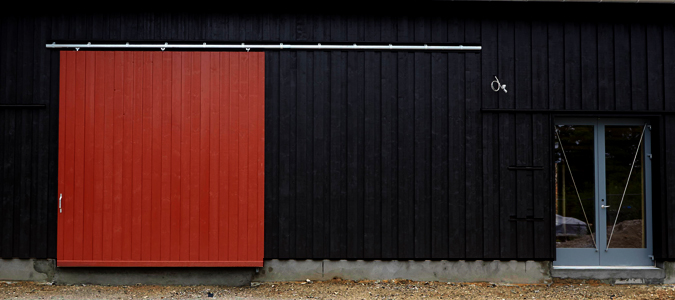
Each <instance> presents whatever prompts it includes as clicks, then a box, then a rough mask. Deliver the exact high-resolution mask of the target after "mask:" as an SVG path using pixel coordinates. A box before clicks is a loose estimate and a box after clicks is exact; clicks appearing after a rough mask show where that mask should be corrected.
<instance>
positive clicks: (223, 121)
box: [218, 52, 231, 261]
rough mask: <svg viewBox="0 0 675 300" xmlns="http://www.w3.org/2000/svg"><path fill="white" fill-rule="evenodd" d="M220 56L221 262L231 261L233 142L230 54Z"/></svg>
mask: <svg viewBox="0 0 675 300" xmlns="http://www.w3.org/2000/svg"><path fill="white" fill-rule="evenodd" d="M219 56H220V67H219V71H220V72H219V73H220V94H219V96H220V98H219V99H218V102H219V104H220V111H219V113H220V132H219V135H220V137H219V141H220V149H219V151H218V157H219V159H220V168H219V171H220V174H219V175H220V176H219V184H218V185H219V186H220V190H219V192H218V195H219V197H218V200H219V201H218V203H219V207H218V208H219V210H220V211H219V220H218V221H219V228H218V242H219V243H218V248H219V249H220V251H219V254H218V258H219V259H220V260H224V261H227V260H231V259H230V257H229V255H228V249H229V218H228V217H229V214H228V213H229V211H228V207H227V203H228V201H229V193H230V188H229V183H228V179H229V178H228V176H229V166H228V161H229V160H228V159H229V157H228V153H229V147H230V144H231V141H230V140H229V131H228V130H229V128H228V126H229V123H228V122H229V118H230V101H229V99H230V98H229V96H230V85H229V80H230V77H229V74H230V59H229V58H230V53H228V52H221V53H220V54H219Z"/></svg>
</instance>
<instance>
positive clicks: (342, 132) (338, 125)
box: [328, 52, 347, 258]
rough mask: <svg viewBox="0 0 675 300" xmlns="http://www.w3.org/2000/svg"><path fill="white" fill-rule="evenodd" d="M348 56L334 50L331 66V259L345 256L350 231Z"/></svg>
mask: <svg viewBox="0 0 675 300" xmlns="http://www.w3.org/2000/svg"><path fill="white" fill-rule="evenodd" d="M346 60H347V55H346V53H345V52H334V53H331V66H330V71H331V75H330V79H331V83H330V91H331V97H330V111H331V119H330V122H331V126H330V128H331V132H330V140H331V142H330V145H331V147H330V251H329V255H328V257H329V258H340V257H344V256H345V254H346V252H347V234H346V224H345V221H346V218H347V205H346V201H347V199H346V189H345V188H346V183H347V182H346V176H345V175H346V168H347V165H346V158H347V151H346V150H347V149H346V147H345V145H346V139H347V125H346V124H345V122H346V120H347V93H346V92H347V80H346V79H347V72H346V71H347V68H346V62H347V61H346Z"/></svg>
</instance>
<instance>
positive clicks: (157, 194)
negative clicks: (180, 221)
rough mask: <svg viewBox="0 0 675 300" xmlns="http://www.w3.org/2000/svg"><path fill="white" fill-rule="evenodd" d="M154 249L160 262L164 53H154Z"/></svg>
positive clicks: (155, 258) (155, 257) (152, 256)
mask: <svg viewBox="0 0 675 300" xmlns="http://www.w3.org/2000/svg"><path fill="white" fill-rule="evenodd" d="M151 55H152V193H151V194H152V217H151V218H152V228H151V229H152V240H151V242H150V245H151V247H152V251H151V253H152V254H151V255H150V257H151V258H152V260H154V261H158V260H160V249H159V247H160V238H161V235H160V225H161V223H160V222H161V220H160V219H161V217H160V205H161V198H162V148H161V147H162V104H161V101H162V53H161V52H152V54H151Z"/></svg>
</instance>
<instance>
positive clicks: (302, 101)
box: [251, 16, 312, 257]
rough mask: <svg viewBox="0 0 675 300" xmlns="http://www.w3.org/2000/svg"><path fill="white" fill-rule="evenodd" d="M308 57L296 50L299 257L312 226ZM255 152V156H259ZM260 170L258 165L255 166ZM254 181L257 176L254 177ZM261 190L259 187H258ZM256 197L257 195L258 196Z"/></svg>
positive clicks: (304, 252) (256, 78) (301, 29)
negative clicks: (310, 206) (309, 183)
mask: <svg viewBox="0 0 675 300" xmlns="http://www.w3.org/2000/svg"><path fill="white" fill-rule="evenodd" d="M305 21H306V16H302V17H301V18H299V20H298V34H299V35H301V36H306V30H307V29H306V28H304V26H303V25H304V22H305ZM307 56H308V52H306V51H300V52H298V53H297V111H298V113H297V151H296V158H295V159H296V161H297V166H298V167H297V174H298V177H297V181H296V183H297V184H296V195H297V202H296V211H297V212H296V222H295V224H296V239H295V248H296V253H295V256H296V257H307V250H308V249H307V232H308V229H309V226H308V225H309V224H308V221H307V220H308V219H309V218H310V215H311V214H310V213H308V211H307V208H308V207H309V203H310V201H308V200H309V198H310V195H309V192H308V188H307V186H308V184H307V182H308V181H310V178H309V176H308V174H309V168H308V165H309V164H310V161H309V159H308V134H307V132H308V131H309V128H310V126H308V124H307V119H308V117H309V116H311V114H307V113H306V112H307V106H308V101H309V99H308V98H309V97H307V91H308V88H307V86H308V85H310V84H312V80H311V78H310V77H309V76H307V69H308V68H307ZM254 59H255V60H256V64H255V65H254V66H251V68H252V69H253V68H256V72H255V74H254V75H253V76H252V77H251V80H252V83H253V84H255V86H254V88H253V89H252V92H253V93H254V94H253V95H254V96H255V98H254V99H255V101H256V108H255V110H254V111H255V112H257V111H258V109H259V108H258V107H257V106H258V105H259V103H257V101H258V99H257V97H258V93H259V90H260V87H259V86H258V81H259V76H260V74H258V72H257V68H258V62H257V59H258V57H257V56H255V57H254ZM255 117H256V118H255V119H254V122H256V123H254V125H256V130H255V133H254V135H253V136H254V137H256V138H257V134H258V130H259V126H261V124H258V123H257V122H259V120H257V118H258V115H257V114H256V115H255ZM257 144H258V143H257V140H256V142H254V143H253V147H254V150H257V149H256V147H257ZM257 155H258V154H257V153H256V157H257ZM256 169H257V166H256ZM254 180H255V179H254ZM256 190H258V188H256ZM256 199H257V197H256Z"/></svg>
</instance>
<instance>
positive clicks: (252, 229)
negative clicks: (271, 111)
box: [246, 52, 260, 261]
mask: <svg viewBox="0 0 675 300" xmlns="http://www.w3.org/2000/svg"><path fill="white" fill-rule="evenodd" d="M248 57H249V59H248V66H247V68H246V69H247V70H248V78H249V80H248V82H249V85H248V90H249V93H248V101H246V102H248V103H250V108H251V110H250V112H249V114H250V116H251V118H250V121H249V123H250V125H249V126H250V131H249V132H250V135H249V141H248V149H249V153H250V156H249V159H248V161H249V170H248V176H247V177H248V187H249V199H250V200H249V201H248V203H250V204H249V207H248V235H249V236H248V245H249V246H248V253H249V257H250V259H248V260H249V261H254V260H256V257H257V256H258V255H257V249H258V248H257V238H256V236H257V233H258V228H257V224H256V221H257V217H258V212H257V210H258V181H257V179H258V176H257V175H258V156H259V153H258V147H257V146H258V144H257V143H256V140H257V139H258V128H259V127H260V120H259V119H258V110H259V106H258V105H259V104H258V101H257V99H258V59H257V58H258V55H257V53H256V52H253V53H248Z"/></svg>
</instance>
